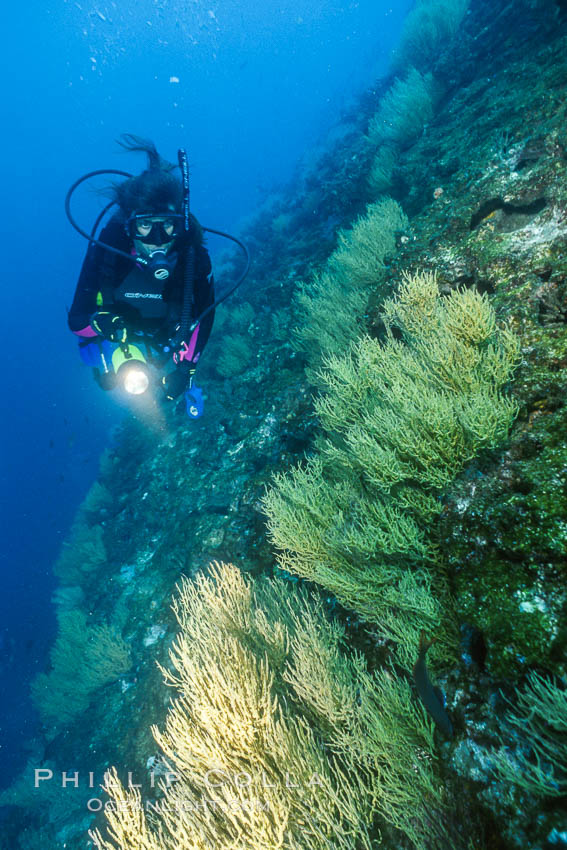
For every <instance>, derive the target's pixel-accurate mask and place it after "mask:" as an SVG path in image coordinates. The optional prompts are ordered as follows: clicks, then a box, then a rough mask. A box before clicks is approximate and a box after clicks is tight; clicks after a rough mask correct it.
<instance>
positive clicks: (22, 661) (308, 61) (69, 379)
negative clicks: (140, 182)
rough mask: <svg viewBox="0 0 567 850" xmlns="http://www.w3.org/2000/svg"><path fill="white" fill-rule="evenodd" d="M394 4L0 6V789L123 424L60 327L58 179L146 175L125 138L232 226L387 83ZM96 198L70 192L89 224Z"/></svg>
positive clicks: (59, 2) (253, 1)
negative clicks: (73, 534)
mask: <svg viewBox="0 0 567 850" xmlns="http://www.w3.org/2000/svg"><path fill="white" fill-rule="evenodd" d="M409 5H410V0H407V2H400V3H396V4H389V3H383V2H381V0H378V2H377V0H359V2H346V0H345V2H340V0H319V2H314V0H278V2H274V0H244V2H236V0H221V2H216V3H209V2H201V0H190V2H187V0H152V2H150V0H141V2H136V3H134V2H132V0H126V2H116V3H115V2H110V0H103V2H100V3H96V2H83V1H82V0H81V2H74V0H55V2H48V3H41V4H40V3H37V2H32V3H31V4H28V5H26V6H24V5H23V4H13V5H12V6H11V7H10V8H8V9H6V10H4V13H3V31H4V35H5V36H6V38H5V44H4V46H3V50H2V51H1V59H0V61H1V62H2V79H3V80H4V87H3V88H4V92H3V96H2V111H3V118H4V121H3V126H4V133H3V137H2V142H1V144H2V156H1V157H0V164H1V169H2V176H1V180H2V187H3V198H4V213H5V221H4V239H3V245H2V247H3V251H4V264H3V284H4V309H3V310H2V312H1V314H0V321H1V322H2V339H3V343H4V344H3V357H4V364H5V365H4V378H5V379H4V415H3V417H2V423H1V429H2V432H1V433H2V471H1V480H2V487H3V509H2V525H3V527H2V543H3V546H2V554H1V557H2V591H3V592H2V593H1V594H0V665H1V670H2V692H3V694H4V698H3V702H2V705H1V707H0V754H1V755H2V766H3V771H2V774H1V776H0V785H8V784H10V782H12V781H13V779H14V777H15V775H16V774H17V772H18V771H19V770H20V769H21V767H22V765H23V762H24V761H25V755H26V752H25V745H26V741H27V739H28V738H29V736H30V735H31V734H32V733H33V731H34V729H35V728H36V724H37V717H36V715H35V713H34V711H33V708H32V706H31V704H30V701H29V683H30V680H31V679H32V678H33V676H35V675H36V673H37V672H39V671H40V670H42V669H43V668H44V666H45V663H46V660H47V655H48V652H49V647H50V644H51V643H52V640H53V634H54V617H53V609H52V606H51V603H50V597H51V593H52V591H53V588H54V580H53V577H52V573H51V570H52V565H53V561H54V560H55V558H56V556H57V552H58V549H59V547H60V545H61V541H62V540H63V538H64V537H65V534H66V532H67V530H68V527H69V523H70V521H71V519H72V516H73V514H74V512H75V510H76V508H77V505H78V503H79V502H80V500H81V498H82V496H83V495H84V493H85V492H86V490H87V489H88V487H89V485H90V483H91V482H92V480H93V478H94V476H95V474H96V470H97V466H98V458H99V456H100V453H101V450H102V449H103V447H104V446H105V445H106V444H108V442H109V440H110V439H111V434H112V429H113V427H114V425H115V424H116V423H117V422H118V421H119V419H120V417H121V416H122V411H121V410H120V408H118V407H117V406H116V404H115V403H114V401H113V400H112V399H110V398H108V397H106V396H105V395H104V394H103V393H101V392H99V391H98V390H97V388H96V387H95V386H94V384H93V382H92V379H91V376H90V373H89V371H88V370H87V369H85V368H84V367H83V366H82V365H81V363H80V361H79V358H78V356H77V352H76V350H75V347H76V345H75V341H74V339H73V337H72V336H71V334H70V333H69V332H68V330H67V328H66V315H65V308H66V306H68V305H69V304H70V302H71V299H72V296H73V291H74V287H75V282H76V278H77V275H78V272H79V268H80V264H81V261H82V257H83V255H84V251H85V247H86V244H85V242H84V240H82V239H81V238H80V237H79V236H78V235H77V234H76V233H75V232H74V231H72V229H71V228H70V226H69V224H68V222H67V220H66V219H65V216H64V212H63V200H64V196H65V192H66V190H67V188H68V186H69V185H70V183H72V182H73V180H75V179H76V178H77V177H78V176H80V175H81V174H82V173H84V172H86V171H89V170H91V169H96V168H117V169H125V170H132V171H137V170H141V168H142V167H143V165H144V163H143V162H142V160H141V158H140V159H138V158H136V157H134V156H132V155H125V154H124V153H121V152H120V150H119V148H118V146H117V145H116V144H115V139H116V138H117V137H118V136H119V135H120V134H121V133H123V132H132V133H137V134H139V135H142V136H146V137H149V138H151V139H153V140H154V141H155V143H156V145H157V147H158V149H159V150H160V152H162V153H163V154H164V155H165V156H166V157H168V158H170V159H175V156H176V151H177V148H178V147H180V146H185V147H186V148H187V149H188V153H189V161H190V165H191V175H192V196H191V198H192V209H193V211H194V212H195V214H196V215H197V216H198V218H199V219H200V220H201V221H202V222H203V223H204V224H206V225H208V226H211V227H215V228H221V229H227V230H232V229H234V228H236V227H237V225H238V222H239V221H240V220H241V219H243V218H244V217H245V216H246V215H248V214H250V213H251V212H253V211H254V209H255V207H256V206H257V205H258V204H259V203H260V202H261V201H262V198H263V197H264V196H265V194H266V193H267V192H268V191H270V190H272V189H273V188H274V187H276V186H278V185H279V184H281V183H282V182H285V181H288V180H289V179H290V177H291V175H292V174H293V168H294V165H295V163H296V162H297V160H298V159H299V157H301V156H302V155H304V154H305V153H308V152H309V150H311V149H312V148H313V146H315V145H316V144H317V142H318V140H320V139H321V138H322V137H323V135H324V134H325V132H326V131H327V130H328V129H329V128H330V127H331V126H332V124H333V123H334V122H335V121H336V120H337V119H338V118H339V117H340V114H341V111H342V110H344V109H347V108H348V106H349V104H350V103H351V102H352V99H353V98H354V97H355V96H356V95H357V94H358V93H360V92H361V91H362V90H363V89H364V88H365V87H367V86H368V85H370V84H371V83H372V82H373V81H374V80H375V79H376V78H377V77H378V76H379V75H380V74H381V73H384V72H385V71H386V69H387V67H388V64H389V60H390V51H391V49H392V47H393V46H394V45H395V43H396V41H397V39H398V37H399V32H400V28H401V23H402V21H403V17H404V15H405V13H406V12H407V9H408V7H409ZM8 81H10V82H9V83H8ZM100 203H101V201H100V198H99V197H97V196H96V195H94V194H92V193H90V194H89V193H87V192H85V193H83V194H81V195H80V196H79V197H78V198H77V199H76V204H75V210H76V213H77V217H78V218H79V219H80V220H81V221H82V222H84V223H85V225H86V226H87V228H88V227H90V224H91V222H92V220H93V217H94V215H95V214H96V212H97V210H98V209H99V208H100ZM221 283H222V282H221Z"/></svg>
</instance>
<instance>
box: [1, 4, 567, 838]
mask: <svg viewBox="0 0 567 850" xmlns="http://www.w3.org/2000/svg"><path fill="white" fill-rule="evenodd" d="M562 6H563V4H560V3H555V2H552V0H518V2H517V3H514V4H511V3H507V2H505V0H497V2H495V3H491V4H487V3H486V2H484V0H470V2H467V0H419V2H417V3H416V4H415V6H414V8H413V10H412V11H411V13H410V14H409V16H408V17H407V19H406V23H405V29H404V32H403V35H402V39H401V43H400V46H399V49H398V51H397V53H396V58H395V62H394V67H393V70H392V75H391V77H390V78H388V79H387V80H386V81H382V84H381V85H380V86H377V88H376V91H374V92H372V93H371V94H369V95H368V97H366V98H365V99H363V101H361V103H360V104H359V107H358V109H357V111H355V112H353V114H351V115H350V116H348V118H345V121H347V122H348V126H349V130H348V132H346V133H344V134H342V135H339V141H335V142H334V143H333V144H332V145H330V147H329V150H328V151H327V152H326V154H325V156H324V157H322V158H321V160H320V161H319V162H318V163H316V164H312V165H311V166H306V168H307V169H311V170H310V171H308V173H307V174H306V175H305V177H306V178H309V179H305V180H304V181H303V186H304V189H303V190H302V192H303V194H300V195H299V197H298V195H297V191H298V190H297V186H295V187H294V188H290V189H289V190H285V191H282V193H281V194H280V195H278V196H276V197H274V198H272V199H270V201H269V202H268V203H266V205H265V207H264V208H263V209H261V210H260V211H259V213H258V214H257V216H256V218H255V219H254V220H252V221H251V223H250V224H249V225H248V229H247V233H246V238H247V240H248V241H249V242H250V243H251V244H252V246H253V249H254V250H255V252H256V255H257V257H258V259H259V262H258V263H257V264H255V265H256V267H255V270H254V272H253V274H252V279H253V280H252V286H250V287H249V289H248V290H247V291H246V292H244V293H243V294H242V295H241V296H240V298H241V301H240V302H236V303H234V304H232V306H229V307H227V309H226V312H225V314H224V318H221V319H220V321H224V322H225V323H226V326H227V327H246V330H247V334H246V336H239V335H237V334H234V335H229V336H226V335H225V336H224V345H225V348H224V350H223V352H222V356H220V349H219V352H218V354H219V356H215V355H214V353H213V354H212V355H211V356H210V357H209V358H208V363H207V365H206V367H205V368H207V369H209V373H208V375H207V379H208V380H209V381H210V383H211V386H212V387H213V388H214V390H213V392H211V398H210V416H211V420H210V423H213V422H216V423H217V424H216V426H213V425H212V424H210V423H209V426H208V428H207V430H206V431H205V430H201V431H198V430H197V431H195V432H194V433H193V435H192V437H191V440H190V441H188V440H187V439H185V437H186V431H187V428H188V425H187V423H185V422H183V423H182V424H179V425H177V426H174V427H176V428H177V429H178V431H175V430H173V431H170V433H169V435H168V436H167V437H166V438H164V439H162V440H160V441H158V442H157V444H156V439H155V435H148V434H147V432H146V431H145V430H144V429H143V428H141V427H140V426H139V425H137V424H136V423H135V422H129V423H127V424H126V425H125V426H124V428H123V434H122V438H121V441H119V444H118V446H117V448H116V449H114V450H113V451H112V453H108V454H107V455H106V456H105V457H104V458H103V461H102V463H101V471H100V476H99V481H98V482H97V483H95V484H94V486H93V488H92V489H91V491H90V493H89V495H88V496H87V499H86V500H85V502H84V504H83V505H82V506H81V509H80V511H79V513H78V515H77V518H76V520H75V523H74V526H73V529H72V531H71V533H70V536H69V538H68V541H67V542H66V544H65V545H64V547H63V550H62V553H61V555H60V558H59V560H58V562H57V564H56V573H57V576H58V579H59V582H60V586H59V589H58V591H57V594H56V597H55V602H56V605H57V612H58V635H57V639H56V641H55V644H54V647H53V649H52V653H51V665H50V668H49V670H48V671H47V672H45V673H41V674H40V675H39V676H38V677H37V679H36V681H35V683H34V686H33V698H34V700H35V702H36V704H37V706H38V708H39V710H40V713H41V717H42V720H43V722H44V729H45V739H44V740H43V741H37V742H35V747H36V752H34V756H33V758H32V759H31V760H30V765H29V767H28V769H27V771H26V772H25V773H24V776H23V777H21V778H20V779H19V780H17V781H16V782H15V783H14V785H13V786H12V788H10V789H9V790H8V791H5V792H4V793H3V795H2V797H3V802H4V803H9V804H12V805H14V806H19V807H21V808H22V809H23V810H25V811H26V818H25V823H24V822H23V821H22V823H21V824H20V825H19V827H18V829H17V837H15V838H14V843H13V846H14V847H19V848H20V850H28V848H39V847H46V846H52V847H56V846H57V847H59V846H65V847H67V848H82V847H85V846H87V841H90V846H91V847H92V846H93V845H94V847H96V848H98V850H135V848H136V850H142V848H143V850H204V849H205V848H211V847H217V848H250V850H276V848H282V850H283V848H287V850H323V848H330V847H333V848H344V850H355V848H356V850H377V848H384V850H397V848H418V850H436V848H439V850H441V848H443V849H444V848H462V850H473V848H474V850H492V849H493V848H503V850H508V848H510V850H511V848H525V850H538V849H539V848H543V847H549V848H550V847H565V846H567V820H566V817H565V809H564V805H562V804H563V803H564V800H565V794H567V745H566V741H567V689H566V685H567V683H566V679H565V676H566V646H567V628H566V626H565V622H566V617H565V614H566V608H567V593H566V590H565V565H566V563H567V558H566V555H567V442H566V428H565V425H566V416H565V411H566V407H565V399H566V398H567V378H566V376H567V283H566V280H567V259H566V257H567V254H566V246H567V215H566V210H567V188H566V187H567V181H566V179H565V178H566V176H567V175H566V172H567V153H566V151H567V130H566V128H565V122H564V103H565V91H566V86H567V63H566V61H565V56H566V55H567V53H566V46H567V45H566V41H567V26H566V21H565V17H564V16H563V8H562ZM345 163H348V165H345ZM292 200H293V204H292ZM314 208H317V209H318V215H317V216H316V217H313V215H312V210H313V209H314ZM290 233H294V238H293V239H290V238H288V237H289V234H290ZM290 305H291V307H290ZM267 308H268V309H267ZM290 309H291V312H290ZM250 338H253V339H254V345H251V344H250ZM290 338H291V339H292V343H290V342H289V339H290ZM214 345H215V342H214V340H213V341H212V342H211V348H213V346H214ZM253 351H258V352H260V356H259V358H258V360H257V362H255V361H254V362H253V360H252V352H253ZM214 364H216V366H215V365H214ZM227 378H230V379H231V381H234V382H238V385H239V392H240V404H239V409H238V411H236V410H233V409H232V406H231V392H230V389H229V388H228V387H227V381H226V379H227ZM312 394H313V395H312ZM215 405H216V408H215ZM221 410H222V415H220V411H221ZM217 413H218V414H219V415H218V416H217ZM219 423H220V424H219ZM215 428H216V430H215ZM188 445H189V449H188ZM201 445H202V447H203V449H202V451H201ZM133 447H135V457H136V460H134V452H133ZM188 476H191V477H192V478H193V480H195V479H196V480H197V481H198V482H202V486H199V487H193V488H192V491H191V492H192V493H195V492H197V493H198V494H199V496H198V498H197V500H196V501H191V502H190V503H189V501H187V499H188V497H187V488H186V487H185V486H184V483H185V481H186V479H187V477H188ZM125 482H128V492H129V494H131V495H135V497H136V498H131V497H130V496H129V497H128V498H125V497H124V496H123V495H122V494H123V492H124V489H123V487H122V484H123V483H125ZM157 506H159V508H160V511H161V512H163V511H164V510H167V515H168V516H169V517H170V520H168V527H167V529H164V528H163V524H162V523H161V522H160V521H159V519H158V516H157V510H156V508H157ZM133 520H135V522H133ZM132 528H134V530H132ZM188 541H191V545H188ZM181 576H185V577H184V578H181ZM176 585H177V587H176ZM172 595H173V598H174V602H173V613H172V612H171V610H170V601H171V596H172ZM430 641H431V644H430ZM430 645H431V649H430V650H429V652H428V654H427V667H426V664H425V653H426V651H427V648H428V647H429V646H430ZM156 661H157V662H158V663H159V667H158V666H157V665H156ZM163 679H165V682H166V684H167V685H169V686H170V687H169V689H166V688H164V687H163V682H162V680H163ZM439 688H441V689H442V690H443V691H444V692H445V698H443V697H442V695H441V692H440V690H439ZM85 730H88V734H86V732H85ZM71 763H72V764H73V765H74V768H75V769H76V770H78V771H79V774H80V775H81V776H82V775H84V776H85V779H84V782H83V780H82V779H81V781H80V782H79V783H78V786H79V787H78V788H75V789H74V793H73V794H69V795H66V796H65V799H64V800H63V796H62V795H61V794H59V795H57V794H56V793H55V790H54V785H53V784H52V783H53V782H55V780H56V778H57V777H60V776H61V775H62V772H63V771H65V770H68V769H69V764H71ZM112 765H116V769H110V768H111V766H112ZM124 765H127V766H128V767H127V771H131V772H135V774H136V780H137V781H136V782H132V781H129V780H128V776H127V774H126V773H124V772H123V771H122V767H121V766H124ZM38 766H39V767H40V768H41V771H42V773H41V776H40V778H41V781H40V782H39V783H37V782H36V783H35V784H39V787H38V788H34V787H33V785H34V783H33V780H32V776H33V775H34V768H37V767H38ZM82 766H84V768H82ZM95 768H96V769H97V770H98V771H99V774H98V781H97V785H95V787H93V784H92V782H91V783H90V785H89V783H88V780H87V778H86V777H87V771H93V772H94V771H95ZM81 769H82V770H83V774H81ZM172 777H173V780H172ZM36 779H37V775H36ZM101 782H102V783H103V784H104V787H105V790H104V791H102V790H100V788H99V787H98V784H100V783H101ZM50 783H51V784H50ZM60 785H61V783H60V782H59V789H60ZM105 800H110V801H111V802H112V803H113V805H111V806H109V807H108V810H107V814H106V818H105V817H104V816H103V814H102V812H100V809H101V808H102V806H103V804H104V801H105ZM148 803H149V805H148ZM87 831H89V835H90V839H87V838H86V833H87Z"/></svg>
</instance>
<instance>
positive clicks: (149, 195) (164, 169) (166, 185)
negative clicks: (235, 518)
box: [112, 133, 183, 217]
mask: <svg viewBox="0 0 567 850" xmlns="http://www.w3.org/2000/svg"><path fill="white" fill-rule="evenodd" d="M118 144H119V145H121V147H123V148H124V149H125V150H127V151H140V152H141V153H145V154H146V156H147V157H148V167H147V169H146V170H145V171H142V173H141V174H139V175H138V176H137V177H130V178H129V179H128V180H124V181H123V182H122V183H115V184H114V186H113V187H112V198H113V200H114V201H116V203H117V204H118V206H119V207H120V209H121V210H122V212H123V213H124V215H125V216H126V217H128V216H131V215H132V214H133V213H135V212H141V213H147V212H156V213H159V212H165V211H166V210H168V209H170V208H171V206H173V208H174V210H175V212H177V213H180V212H181V208H182V203H183V186H182V184H181V181H180V180H179V179H178V178H177V177H174V176H173V174H172V173H171V172H172V171H173V170H174V168H175V165H173V164H172V163H171V162H168V161H167V160H165V159H162V158H161V156H160V155H159V153H158V152H157V148H156V146H155V145H154V143H153V142H152V141H149V140H148V139H142V138H141V137H140V136H134V135H133V134H132V133H124V134H123V135H122V136H121V137H120V139H118Z"/></svg>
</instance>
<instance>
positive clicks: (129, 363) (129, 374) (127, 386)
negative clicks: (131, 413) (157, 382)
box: [112, 345, 150, 395]
mask: <svg viewBox="0 0 567 850" xmlns="http://www.w3.org/2000/svg"><path fill="white" fill-rule="evenodd" d="M112 366H113V368H114V371H115V373H116V377H117V378H118V380H119V381H120V383H121V385H122V387H123V388H124V390H125V391H126V392H127V393H129V395H142V393H145V392H146V390H147V389H148V387H149V385H150V375H149V371H148V365H147V363H146V358H145V357H144V355H143V354H142V352H141V351H140V349H139V348H138V347H137V346H135V345H123V346H120V347H119V348H117V349H116V351H114V352H113V354H112Z"/></svg>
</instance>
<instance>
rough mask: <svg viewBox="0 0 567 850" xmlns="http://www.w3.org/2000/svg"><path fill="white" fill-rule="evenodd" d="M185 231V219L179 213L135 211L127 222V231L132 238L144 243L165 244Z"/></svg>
mask: <svg viewBox="0 0 567 850" xmlns="http://www.w3.org/2000/svg"><path fill="white" fill-rule="evenodd" d="M183 231H184V219H183V216H182V215H177V213H167V214H166V213H164V214H163V215H151V214H148V213H134V215H131V216H130V218H129V219H128V220H127V222H126V232H127V233H128V235H129V236H130V238H131V239H135V240H136V241H138V242H143V243H144V245H165V244H167V243H168V242H172V241H173V240H174V239H176V238H177V236H179V235H180V234H181V233H183Z"/></svg>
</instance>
